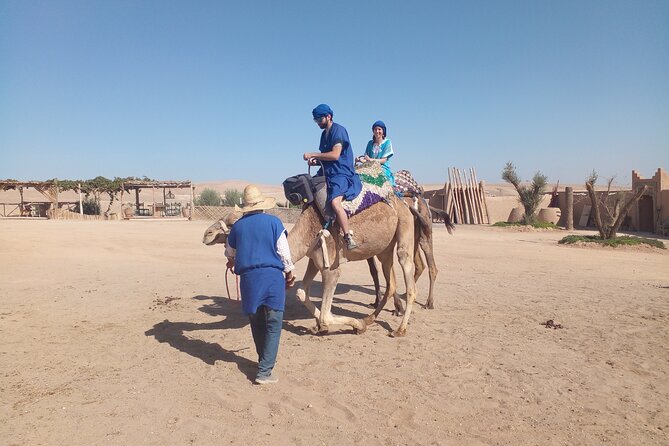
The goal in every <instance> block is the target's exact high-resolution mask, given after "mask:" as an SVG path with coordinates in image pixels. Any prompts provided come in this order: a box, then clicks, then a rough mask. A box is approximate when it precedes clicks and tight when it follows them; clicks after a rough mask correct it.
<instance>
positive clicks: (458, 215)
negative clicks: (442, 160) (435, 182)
mask: <svg viewBox="0 0 669 446" xmlns="http://www.w3.org/2000/svg"><path fill="white" fill-rule="evenodd" d="M451 171H452V176H453V178H452V180H451V190H452V191H453V201H454V202H455V217H456V218H457V220H458V224H463V223H464V222H465V221H464V219H463V217H462V202H461V201H460V194H459V188H458V180H457V178H456V177H455V167H453V168H450V167H449V169H448V178H449V179H451Z"/></svg>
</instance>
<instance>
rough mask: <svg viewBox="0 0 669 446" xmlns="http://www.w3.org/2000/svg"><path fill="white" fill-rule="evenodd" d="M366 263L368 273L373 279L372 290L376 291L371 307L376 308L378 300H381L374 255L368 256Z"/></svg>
mask: <svg viewBox="0 0 669 446" xmlns="http://www.w3.org/2000/svg"><path fill="white" fill-rule="evenodd" d="M367 265H369V274H370V275H371V276H372V280H373V281H374V291H375V292H376V299H375V300H374V305H373V307H374V308H376V307H378V306H379V302H381V284H380V283H379V270H378V269H377V268H376V262H375V261H374V257H370V258H368V259H367Z"/></svg>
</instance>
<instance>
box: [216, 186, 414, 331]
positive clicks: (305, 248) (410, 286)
mask: <svg viewBox="0 0 669 446" xmlns="http://www.w3.org/2000/svg"><path fill="white" fill-rule="evenodd" d="M389 203H390V205H388V204H386V203H377V204H375V205H373V206H371V207H370V208H368V209H366V210H365V211H363V212H361V213H359V214H357V215H354V216H353V217H351V219H350V221H349V224H350V226H351V228H352V229H353V231H354V234H355V235H356V241H357V242H358V245H359V246H358V248H356V249H355V250H353V251H348V250H346V248H344V244H343V243H342V237H341V235H340V234H339V231H338V230H336V227H335V231H333V233H332V234H330V236H327V237H323V238H322V243H321V242H319V240H321V239H320V238H319V235H320V234H321V230H322V228H323V219H322V217H321V216H320V213H319V212H318V210H317V209H316V207H315V206H314V205H309V206H307V207H306V208H305V209H304V210H303V211H302V214H301V215H300V217H299V219H298V220H297V222H296V223H295V226H294V227H293V229H292V230H291V231H290V232H289V233H288V245H289V246H290V252H291V255H292V257H293V262H297V261H299V260H300V259H302V258H303V257H305V256H306V257H309V260H310V261H309V264H308V266H307V270H306V272H305V275H304V279H303V280H302V284H301V288H300V289H298V290H297V297H298V299H300V301H302V303H303V304H304V305H305V306H306V307H307V309H309V311H310V312H311V314H312V315H313V316H314V317H315V318H316V322H317V331H319V332H327V331H328V330H329V326H330V325H349V326H351V327H353V328H354V329H355V330H356V332H358V333H362V332H364V331H365V330H366V329H367V325H368V324H371V323H373V322H374V321H375V320H376V317H377V316H378V315H379V313H380V312H381V309H382V308H383V307H384V306H385V304H386V302H387V300H388V298H389V296H390V295H391V294H393V295H394V294H395V289H396V283H395V274H394V271H393V263H394V262H393V255H394V251H395V247H396V246H397V257H398V261H399V264H400V267H401V269H402V272H403V275H404V282H405V284H406V289H407V307H406V311H405V312H404V316H403V319H402V321H401V323H400V326H399V327H398V328H397V330H395V331H394V332H393V333H392V335H393V336H404V335H405V334H406V331H407V325H408V322H409V317H410V315H411V309H412V306H413V302H414V301H415V298H416V286H415V281H414V270H415V267H414V263H413V253H414V231H413V227H414V223H413V216H412V214H411V211H410V210H409V208H408V207H407V206H406V205H405V204H404V203H403V202H402V201H401V200H400V199H399V198H397V197H395V196H392V197H391V199H390V201H389ZM233 220H234V216H232V215H229V216H228V217H226V219H224V220H223V221H220V222H217V223H214V224H213V225H212V226H210V228H208V229H207V231H206V232H205V236H204V238H203V243H205V244H207V245H211V244H216V243H220V242H221V241H224V239H225V236H226V235H225V234H224V233H227V231H228V230H227V228H228V227H229V226H231V223H234V221H233ZM226 221H227V223H226ZM323 246H325V249H322V248H323ZM326 253H327V255H326ZM373 256H376V257H377V258H378V259H379V260H380V261H381V266H382V270H383V275H384V278H385V281H386V284H387V286H386V292H385V294H384V295H383V297H382V299H381V302H380V304H379V305H378V306H377V308H376V309H375V311H374V312H373V313H372V314H370V315H369V316H367V317H366V318H364V319H356V318H352V317H345V316H334V315H333V314H332V311H331V310H332V300H333V297H334V291H335V287H336V285H337V282H338V280H339V277H340V275H341V269H340V268H339V266H340V265H341V264H342V263H343V262H345V261H357V260H366V259H368V258H370V257H373ZM326 259H327V260H330V262H328V261H326ZM319 271H320V272H321V276H322V278H323V299H322V303H321V308H320V310H319V309H318V308H316V306H315V305H314V304H313V303H312V302H311V300H310V299H309V289H310V287H311V284H312V282H313V279H314V278H315V277H316V274H317V273H318V272H319Z"/></svg>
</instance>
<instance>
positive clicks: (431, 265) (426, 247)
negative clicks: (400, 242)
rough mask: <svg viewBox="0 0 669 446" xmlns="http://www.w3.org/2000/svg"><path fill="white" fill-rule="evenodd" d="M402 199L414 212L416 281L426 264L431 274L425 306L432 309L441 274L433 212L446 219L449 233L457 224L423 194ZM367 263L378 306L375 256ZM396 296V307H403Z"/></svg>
mask: <svg viewBox="0 0 669 446" xmlns="http://www.w3.org/2000/svg"><path fill="white" fill-rule="evenodd" d="M402 200H404V202H405V203H406V204H407V206H409V207H410V209H411V212H412V213H413V214H414V264H415V266H416V272H415V273H414V281H418V278H419V277H420V276H421V275H422V274H423V271H424V270H425V266H427V268H428V273H429V276H430V290H429V293H428V297H427V302H426V303H425V306H424V308H427V309H430V310H431V309H433V308H434V295H433V291H434V284H435V283H436V280H437V274H439V270H438V269H437V264H436V262H435V260H434V248H433V242H432V214H437V215H439V216H440V217H442V218H443V219H444V225H445V226H446V230H447V231H448V233H449V234H452V233H453V231H454V230H455V225H453V222H452V221H451V217H450V216H449V215H448V213H447V212H446V211H443V210H441V209H436V208H433V207H432V206H430V205H429V204H428V203H427V201H426V200H425V198H423V197H422V196H419V197H415V198H413V197H404V198H403V199H402ZM420 251H423V254H424V255H425V262H424V261H423V258H422V256H421V255H420ZM425 263H427V265H425ZM367 264H368V265H369V272H370V274H371V276H372V280H373V281H374V291H375V293H376V299H375V300H374V303H373V304H372V306H373V307H374V308H376V307H377V306H378V305H379V303H380V302H381V285H380V283H379V272H378V269H377V268H376V262H375V261H374V257H370V258H369V259H367ZM394 298H395V308H396V309H397V308H398V307H399V308H400V309H401V303H398V296H397V294H395V297H394ZM400 311H401V310H400Z"/></svg>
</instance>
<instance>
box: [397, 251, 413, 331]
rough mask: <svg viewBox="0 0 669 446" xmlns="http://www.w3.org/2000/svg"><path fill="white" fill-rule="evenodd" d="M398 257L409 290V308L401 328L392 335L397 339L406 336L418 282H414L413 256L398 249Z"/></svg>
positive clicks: (405, 312)
mask: <svg viewBox="0 0 669 446" xmlns="http://www.w3.org/2000/svg"><path fill="white" fill-rule="evenodd" d="M397 255H398V258H399V263H400V265H401V267H402V272H403V273H404V283H405V284H406V288H407V307H406V310H405V311H404V317H403V318H402V322H400V326H399V327H398V328H397V330H395V331H394V332H393V333H392V335H393V336H395V337H397V336H404V335H406V332H407V326H408V325H409V316H411V309H412V307H413V303H414V301H415V300H416V282H414V280H413V278H414V265H413V261H412V259H411V258H410V257H411V255H410V254H408V253H407V252H406V251H405V250H400V249H398V252H397Z"/></svg>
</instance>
